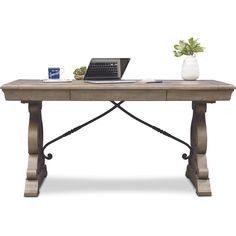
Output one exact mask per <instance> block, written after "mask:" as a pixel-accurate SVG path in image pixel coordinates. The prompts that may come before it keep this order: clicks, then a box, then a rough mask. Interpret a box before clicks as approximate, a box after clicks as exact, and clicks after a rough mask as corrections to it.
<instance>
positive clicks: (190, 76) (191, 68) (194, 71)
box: [174, 37, 204, 80]
mask: <svg viewBox="0 0 236 236" xmlns="http://www.w3.org/2000/svg"><path fill="white" fill-rule="evenodd" d="M174 49H175V50H174V54H175V56H176V57H181V56H183V55H186V56H187V57H186V58H185V60H184V62H183V66H182V72H181V74H182V78H183V79H184V80H196V79H197V78H198V77H199V65H198V62H197V58H196V55H195V54H196V53H198V52H203V51H204V47H202V46H201V45H200V43H199V42H198V39H194V38H193V37H191V38H189V39H188V41H187V42H186V41H184V40H180V41H179V44H175V45H174Z"/></svg>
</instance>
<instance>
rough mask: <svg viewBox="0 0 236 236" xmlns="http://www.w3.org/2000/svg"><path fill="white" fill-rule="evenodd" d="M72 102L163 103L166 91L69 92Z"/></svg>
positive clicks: (92, 90)
mask: <svg viewBox="0 0 236 236" xmlns="http://www.w3.org/2000/svg"><path fill="white" fill-rule="evenodd" d="M71 100H72V101H165V100H166V90H158V91H157V90H148V91H147V90H138V91H137V90H133V89H131V90H94V89H91V90H71Z"/></svg>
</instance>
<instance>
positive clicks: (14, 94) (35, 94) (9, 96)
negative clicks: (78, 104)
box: [3, 89, 70, 101]
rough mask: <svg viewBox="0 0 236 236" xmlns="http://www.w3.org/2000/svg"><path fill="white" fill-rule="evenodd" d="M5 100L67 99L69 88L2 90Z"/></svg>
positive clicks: (68, 98) (68, 97)
mask: <svg viewBox="0 0 236 236" xmlns="http://www.w3.org/2000/svg"><path fill="white" fill-rule="evenodd" d="M3 92H4V94H5V98H6V100H11V101H19V100H21V101H69V100H70V91H69V90H22V89H21V90H18V89H10V90H3Z"/></svg>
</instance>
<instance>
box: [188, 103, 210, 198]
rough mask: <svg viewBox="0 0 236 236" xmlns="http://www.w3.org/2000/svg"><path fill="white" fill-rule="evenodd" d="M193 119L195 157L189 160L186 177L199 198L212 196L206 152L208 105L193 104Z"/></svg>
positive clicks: (192, 131)
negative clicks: (206, 115) (206, 114)
mask: <svg viewBox="0 0 236 236" xmlns="http://www.w3.org/2000/svg"><path fill="white" fill-rule="evenodd" d="M192 108H193V119H192V124H191V146H192V147H193V149H194V152H193V156H192V157H191V158H190V159H189V163H188V166H187V171H186V176H187V177H188V178H189V179H190V180H191V182H192V183H193V185H194V186H195V188H196V193H197V194H198V195H199V196H211V187H210V180H209V177H208V168H207V159H206V150H207V130H206V120H205V112H206V103H201V102H193V104H192Z"/></svg>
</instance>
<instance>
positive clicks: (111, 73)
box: [84, 58, 136, 83]
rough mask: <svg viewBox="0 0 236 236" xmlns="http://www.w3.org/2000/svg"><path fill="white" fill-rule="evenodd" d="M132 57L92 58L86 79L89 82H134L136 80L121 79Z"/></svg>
mask: <svg viewBox="0 0 236 236" xmlns="http://www.w3.org/2000/svg"><path fill="white" fill-rule="evenodd" d="M129 61H130V58H92V59H91V61H90V63H89V66H88V69H87V71H86V74H85V76H84V81H85V82H88V83H134V82H136V80H121V78H122V76H123V74H124V72H125V69H126V68H127V66H128V64H129Z"/></svg>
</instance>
